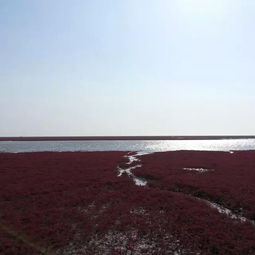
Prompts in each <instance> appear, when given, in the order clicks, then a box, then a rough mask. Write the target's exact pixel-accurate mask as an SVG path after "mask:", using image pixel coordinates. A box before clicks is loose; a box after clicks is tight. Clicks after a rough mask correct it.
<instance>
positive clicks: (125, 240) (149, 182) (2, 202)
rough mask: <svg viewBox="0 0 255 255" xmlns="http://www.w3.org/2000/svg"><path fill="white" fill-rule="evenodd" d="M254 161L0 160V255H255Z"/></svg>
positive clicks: (177, 156)
mask: <svg viewBox="0 0 255 255" xmlns="http://www.w3.org/2000/svg"><path fill="white" fill-rule="evenodd" d="M254 158H255V152H254V151H242V152H234V153H230V152H200V151H176V152H163V153H153V154H148V155H137V154H135V153H129V152H35V153H1V154H0V174H1V178H0V186H1V189H0V217H1V218H0V240H1V242H0V254H4V255H11V254H13V255H14V254H15V255H16V254H17V255H25V254H63V255H64V254H254V253H255V226H254V218H255V207H254V204H255V186H254V183H255V161H254ZM138 164H139V165H138ZM120 169H124V170H123V171H122V174H121V175H120V174H119V170H120ZM125 169H129V170H130V169H131V170H132V172H131V170H130V173H131V174H128V173H129V170H128V171H126V172H125ZM135 178H137V179H139V178H140V179H141V180H143V181H144V183H143V185H135V184H136V182H134V179H135Z"/></svg>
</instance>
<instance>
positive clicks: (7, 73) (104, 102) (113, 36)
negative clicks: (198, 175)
mask: <svg viewBox="0 0 255 255" xmlns="http://www.w3.org/2000/svg"><path fill="white" fill-rule="evenodd" d="M254 14H255V1H254V0H249V1H248V0H139V1H137V0H124V1H119V0H108V1H105V0H93V1H91V0H73V1H70V0H54V1H52V0H36V1H35V0H11V1H10V0H0V136H34V135H35V136H36V135H207V134H212V135H217V134H228V135H231V134H240V135H242V134H243V135H245V134H253V135H254V134H255V117H254V116H255V71H254V68H255V33H254V25H255V15H254Z"/></svg>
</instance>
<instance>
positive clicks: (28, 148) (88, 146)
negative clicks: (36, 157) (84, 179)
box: [0, 139, 255, 153]
mask: <svg viewBox="0 0 255 255" xmlns="http://www.w3.org/2000/svg"><path fill="white" fill-rule="evenodd" d="M177 150H204V151H232V150H255V139H222V140H158V141H148V140H146V141H145V140H142V141H141V140H140V141H134V140H133V141H0V152H34V151H139V152H140V153H152V152H162V151H177Z"/></svg>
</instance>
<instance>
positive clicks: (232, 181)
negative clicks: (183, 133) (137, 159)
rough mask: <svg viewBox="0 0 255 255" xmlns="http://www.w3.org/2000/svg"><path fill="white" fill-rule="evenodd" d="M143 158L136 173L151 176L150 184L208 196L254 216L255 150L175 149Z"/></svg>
mask: <svg viewBox="0 0 255 255" xmlns="http://www.w3.org/2000/svg"><path fill="white" fill-rule="evenodd" d="M142 161H143V167H142V168H139V169H137V170H136V174H137V175H141V176H148V178H150V179H151V181H150V184H149V185H150V186H153V187H159V188H164V189H167V190H171V191H177V192H182V193H187V194H192V195H193V196H196V197H200V198H205V199H207V200H209V201H212V202H216V203H218V204H221V205H223V206H224V207H227V208H229V209H231V210H232V211H234V212H235V213H238V214H241V215H243V216H245V217H247V218H249V219H250V220H255V185H254V183H255V151H235V152H232V153H229V152H206V151H181V152H180V151H176V152H165V153H154V154H151V155H145V156H143V158H142ZM184 168H205V169H208V171H207V172H202V173H200V172H195V171H187V170H184ZM153 180H160V181H153Z"/></svg>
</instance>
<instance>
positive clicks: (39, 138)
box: [0, 135, 255, 141]
mask: <svg viewBox="0 0 255 255" xmlns="http://www.w3.org/2000/svg"><path fill="white" fill-rule="evenodd" d="M221 139H255V136H223V135H222V136H19V137H0V141H99V140H101V141H104V140H105V141H109V140H221Z"/></svg>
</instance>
